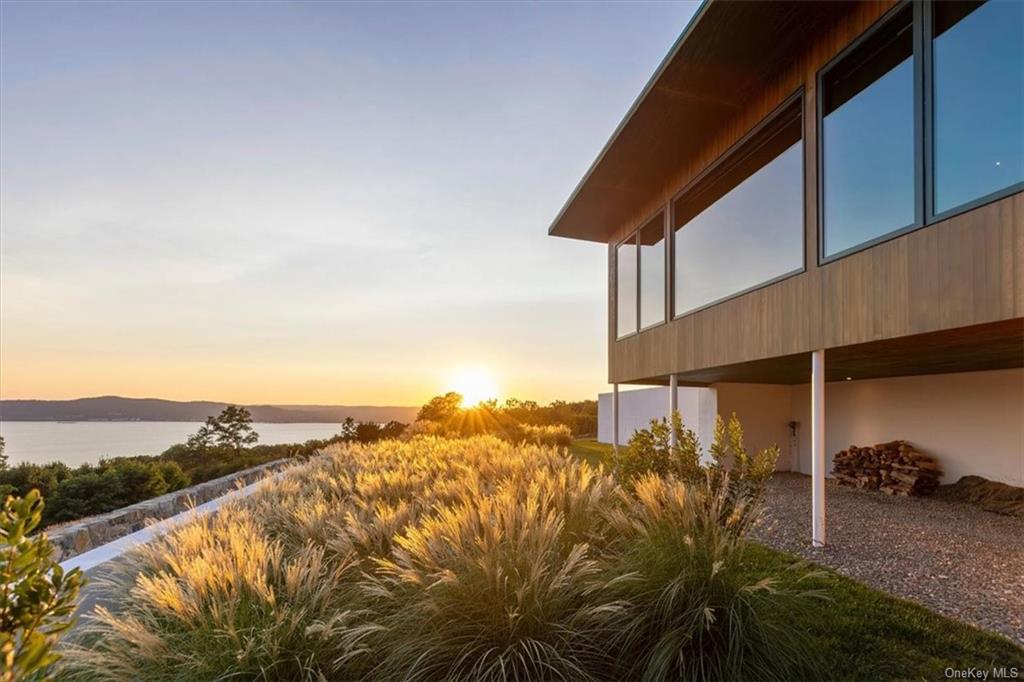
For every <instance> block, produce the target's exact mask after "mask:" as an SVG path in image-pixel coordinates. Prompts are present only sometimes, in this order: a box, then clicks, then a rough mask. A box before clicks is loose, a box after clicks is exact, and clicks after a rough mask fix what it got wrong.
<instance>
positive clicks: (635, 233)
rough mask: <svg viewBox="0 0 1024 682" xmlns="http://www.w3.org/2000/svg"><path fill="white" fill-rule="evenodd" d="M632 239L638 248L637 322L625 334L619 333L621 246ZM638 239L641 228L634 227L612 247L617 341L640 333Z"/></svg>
mask: <svg viewBox="0 0 1024 682" xmlns="http://www.w3.org/2000/svg"><path fill="white" fill-rule="evenodd" d="M630 240H632V241H633V248H635V249H636V254H635V257H634V259H635V261H636V263H635V264H634V270H635V274H634V276H633V278H634V279H635V280H636V281H635V282H634V286H635V287H636V289H635V291H636V296H634V298H635V299H636V300H635V301H634V302H633V307H634V308H636V310H635V311H634V312H633V314H634V315H635V320H636V322H635V323H634V325H633V331H630V332H627V333H625V334H621V335H620V334H619V247H620V246H622V245H623V244H626V243H628V242H629V241H630ZM638 240H639V230H638V229H634V230H633V231H632V232H630V233H629V234H628V235H627V236H625V237H623V238H622V239H620V240H619V241H617V242H615V245H614V247H613V248H612V255H613V258H612V272H613V273H614V274H615V292H614V293H615V297H614V300H613V302H614V304H615V305H614V309H615V324H614V326H613V329H614V331H615V340H616V341H622V340H623V339H628V338H629V337H631V336H636V335H637V334H639V333H640V247H639V246H638V244H637V242H638Z"/></svg>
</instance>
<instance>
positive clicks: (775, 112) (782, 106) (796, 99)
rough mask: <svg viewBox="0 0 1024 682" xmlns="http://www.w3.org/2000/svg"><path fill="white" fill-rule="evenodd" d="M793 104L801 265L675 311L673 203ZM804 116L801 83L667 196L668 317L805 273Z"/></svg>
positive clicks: (696, 309)
mask: <svg viewBox="0 0 1024 682" xmlns="http://www.w3.org/2000/svg"><path fill="white" fill-rule="evenodd" d="M794 106H795V107H796V108H797V110H798V112H799V119H800V196H801V198H802V200H803V201H802V202H801V203H802V204H803V222H802V223H801V224H800V246H801V248H800V267H799V268H796V269H794V270H790V271H788V272H784V273H782V274H781V275H777V276H775V277H773V278H771V279H769V280H766V281H764V282H761V283H759V284H754V285H753V286H749V287H747V288H746V289H742V290H740V291H736V292H734V293H731V294H728V295H726V296H722V297H721V298H717V299H715V300H713V301H710V302H708V303H705V304H703V305H700V306H697V307H696V308H691V309H689V310H684V311H683V312H681V313H678V314H677V313H676V312H675V303H676V302H675V291H676V287H675V283H676V262H675V253H676V232H677V230H676V229H674V228H673V227H672V225H673V224H674V223H675V220H674V218H675V205H676V202H677V201H678V200H679V199H681V198H682V197H683V196H685V195H686V194H688V193H690V192H692V191H693V190H694V189H696V188H700V186H701V184H702V183H703V182H704V181H705V180H707V178H708V176H710V175H712V174H713V173H715V172H716V171H717V170H718V169H719V168H721V167H722V165H723V164H725V163H727V162H728V161H729V160H730V159H733V158H734V157H735V156H736V155H737V154H741V153H742V152H743V150H744V149H746V148H747V146H748V145H749V144H750V143H751V142H752V141H754V140H756V139H757V137H758V136H759V135H760V134H761V133H762V132H764V130H765V129H766V128H767V127H768V126H770V125H771V124H772V123H774V122H775V121H776V120H777V119H778V118H779V117H780V116H782V115H783V114H784V113H785V112H786V111H787V110H788V109H790V108H791V107H794ZM805 118H806V117H805V113H804V86H803V85H801V86H800V87H799V88H797V89H796V91H794V92H793V93H791V94H790V95H788V96H787V97H786V98H785V99H784V100H782V102H780V103H779V104H778V106H776V107H775V108H773V109H772V110H771V111H770V112H768V114H767V115H765V116H764V118H762V119H761V120H760V121H758V122H757V123H756V124H755V125H754V127H753V128H751V129H750V130H748V131H747V132H746V133H745V134H744V135H743V136H742V137H741V138H740V139H738V140H737V141H736V142H733V143H732V144H731V145H729V147H728V148H727V149H726V150H725V151H724V152H722V153H721V154H720V155H719V156H718V157H717V158H715V160H714V161H712V162H711V163H710V164H709V165H708V166H707V167H706V168H704V170H702V171H701V172H700V173H698V174H697V175H696V176H694V177H693V179H691V180H690V181H689V182H687V183H686V185H684V186H683V188H682V189H681V190H679V191H678V192H676V193H675V194H673V195H672V198H671V199H669V201H668V206H667V208H666V217H667V220H666V221H665V226H666V229H667V230H668V232H669V235H668V236H669V240H670V241H669V242H668V251H669V262H670V263H671V270H670V271H669V275H668V276H667V277H666V278H665V279H666V281H667V283H668V288H669V295H668V296H667V297H666V301H667V303H668V305H669V309H668V313H669V314H668V318H667V319H669V320H672V321H675V320H681V319H683V318H684V317H688V316H690V315H693V314H695V313H699V312H701V311H703V310H707V309H708V308H712V307H714V306H716V305H720V304H722V303H725V302H726V301H730V300H732V299H734V298H738V297H740V296H746V295H747V294H749V293H753V292H755V291H757V290H759V289H764V288H765V287H770V286H772V285H773V284H778V283H779V282H781V281H783V280H786V279H789V278H790V277H795V276H797V275H800V274H803V273H805V272H807V139H806V135H805V133H806V132H807V130H806V126H805ZM776 158H778V157H776ZM773 160H774V159H773ZM762 168H763V166H762ZM759 170H760V169H759ZM755 172H756V171H755ZM748 177H749V176H748ZM683 227H685V225H680V226H679V229H682V228H683Z"/></svg>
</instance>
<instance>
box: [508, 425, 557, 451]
mask: <svg viewBox="0 0 1024 682" xmlns="http://www.w3.org/2000/svg"><path fill="white" fill-rule="evenodd" d="M506 434H507V437H508V439H509V440H511V441H512V442H513V443H530V444H532V445H547V446H551V447H560V448H567V447H569V446H570V445H572V431H570V430H569V427H568V426H566V425H565V424H548V425H545V426H533V425H531V424H515V425H513V426H512V427H510V428H508V429H507V430H506Z"/></svg>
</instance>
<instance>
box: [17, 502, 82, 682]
mask: <svg viewBox="0 0 1024 682" xmlns="http://www.w3.org/2000/svg"><path fill="white" fill-rule="evenodd" d="M42 512H43V499H42V497H41V496H40V495H39V491H36V490H33V491H31V492H30V493H29V494H28V495H26V496H25V497H24V498H17V497H13V496H8V497H7V498H6V499H5V500H4V503H3V510H2V512H0V663H2V666H0V680H3V682H13V681H14V680H22V679H27V678H33V677H39V676H42V675H44V674H45V673H46V672H47V670H48V669H49V668H50V667H51V666H52V665H53V664H54V663H55V662H56V661H57V660H58V659H59V655H58V654H56V653H55V652H54V651H53V648H54V645H55V644H56V643H57V641H58V639H60V636H61V635H62V634H63V633H64V632H65V631H66V630H67V629H68V628H70V627H71V624H72V614H73V613H74V610H75V600H76V599H77V598H78V590H79V588H80V587H81V585H82V574H81V572H80V571H79V570H78V569H74V570H72V571H69V572H68V573H64V570H63V569H62V568H61V567H60V564H58V563H56V562H54V561H53V560H52V559H50V553H51V551H52V549H51V547H50V542H49V540H47V538H46V535H45V534H43V533H39V534H37V535H35V536H33V537H29V535H31V533H32V532H33V531H34V530H35V529H36V528H37V527H38V526H39V523H40V521H41V520H42Z"/></svg>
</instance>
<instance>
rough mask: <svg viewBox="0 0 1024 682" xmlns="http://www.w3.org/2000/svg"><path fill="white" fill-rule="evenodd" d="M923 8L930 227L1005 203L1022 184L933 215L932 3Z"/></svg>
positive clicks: (925, 149) (933, 93) (928, 213)
mask: <svg viewBox="0 0 1024 682" xmlns="http://www.w3.org/2000/svg"><path fill="white" fill-rule="evenodd" d="M922 4H923V6H922V8H921V30H922V34H923V39H924V44H923V45H922V55H923V59H922V60H921V61H922V62H923V67H924V88H923V93H922V94H923V96H924V140H923V144H924V160H925V168H926V169H927V171H928V172H927V173H926V176H925V179H924V180H925V182H924V194H925V197H924V198H925V216H926V223H927V224H928V225H931V224H933V223H937V222H940V221H943V220H946V219H947V218H952V217H953V216H957V215H960V214H961V213H966V212H968V211H973V210H974V209H976V208H980V207H982V206H985V205H986V204H991V203H992V202H994V201H999V200H1000V199H1005V198H1006V197H1008V196H1010V195H1011V194H1017V193H1018V192H1022V191H1024V180H1021V181H1020V182H1017V183H1014V184H1012V185H1008V186H1006V187H1004V188H1003V189H998V190H996V191H994V192H989V193H988V194H984V195H982V196H980V197H977V198H975V199H972V200H970V201H968V202H965V203H963V204H958V205H957V206H954V207H952V208H947V209H946V210H945V211H940V212H938V213H936V212H935V165H934V159H935V63H934V61H935V60H934V56H935V35H934V33H935V15H934V11H935V3H934V2H925V3H922Z"/></svg>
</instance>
